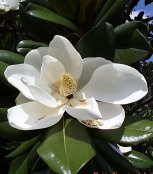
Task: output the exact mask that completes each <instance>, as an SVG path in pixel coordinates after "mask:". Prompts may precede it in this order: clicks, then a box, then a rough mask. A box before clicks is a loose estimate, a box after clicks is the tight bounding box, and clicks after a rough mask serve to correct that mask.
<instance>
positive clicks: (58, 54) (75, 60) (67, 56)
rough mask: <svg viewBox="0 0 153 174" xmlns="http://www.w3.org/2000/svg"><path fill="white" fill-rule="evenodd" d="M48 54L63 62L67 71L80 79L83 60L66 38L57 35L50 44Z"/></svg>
mask: <svg viewBox="0 0 153 174" xmlns="http://www.w3.org/2000/svg"><path fill="white" fill-rule="evenodd" d="M48 54H49V55H51V56H53V57H55V58H56V59H58V60H59V61H60V62H62V64H63V65H64V67H65V70H66V71H67V72H68V73H70V74H71V75H72V76H73V77H74V78H76V79H79V78H80V76H81V72H82V66H83V60H82V58H81V56H80V54H79V53H78V52H77V51H76V50H75V48H74V47H73V45H72V44H71V43H70V42H69V41H68V40H67V39H66V38H64V37H62V36H58V35H56V36H55V37H54V38H53V40H52V41H51V42H50V44H49V48H48Z"/></svg>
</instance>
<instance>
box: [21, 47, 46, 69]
mask: <svg viewBox="0 0 153 174" xmlns="http://www.w3.org/2000/svg"><path fill="white" fill-rule="evenodd" d="M47 52H48V47H39V48H37V49H34V50H31V51H29V53H28V54H27V55H26V56H25V60H24V63H26V64H30V65H32V66H33V67H35V68H36V69H37V70H38V71H39V72H40V70H41V65H42V60H43V56H45V55H47V54H48V53H47Z"/></svg>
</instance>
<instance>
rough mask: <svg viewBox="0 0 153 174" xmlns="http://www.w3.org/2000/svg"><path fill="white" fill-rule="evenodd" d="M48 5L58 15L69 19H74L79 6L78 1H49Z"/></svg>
mask: <svg viewBox="0 0 153 174" xmlns="http://www.w3.org/2000/svg"><path fill="white" fill-rule="evenodd" d="M49 3H50V5H51V6H52V8H53V10H54V11H55V12H57V13H58V14H59V15H61V16H64V17H66V18H69V19H75V17H76V13H77V10H78V5H79V1H78V0H73V1H72V0H64V1H62V2H61V0H49Z"/></svg>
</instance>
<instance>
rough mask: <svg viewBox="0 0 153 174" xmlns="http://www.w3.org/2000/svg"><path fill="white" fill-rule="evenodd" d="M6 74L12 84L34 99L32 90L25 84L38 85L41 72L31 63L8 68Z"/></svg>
mask: <svg viewBox="0 0 153 174" xmlns="http://www.w3.org/2000/svg"><path fill="white" fill-rule="evenodd" d="M4 75H5V77H6V79H7V80H8V82H9V83H11V85H13V86H14V87H16V88H17V89H18V90H19V91H20V92H21V93H22V94H23V95H24V96H25V97H27V98H29V99H32V100H34V97H33V96H32V94H31V92H30V91H29V89H28V87H27V86H26V85H25V84H27V83H28V84H30V85H36V84H37V83H38V82H39V78H40V74H39V72H38V71H37V70H36V69H35V68H34V67H33V66H31V65H28V64H18V65H10V66H8V67H7V68H6V70H5V72H4Z"/></svg>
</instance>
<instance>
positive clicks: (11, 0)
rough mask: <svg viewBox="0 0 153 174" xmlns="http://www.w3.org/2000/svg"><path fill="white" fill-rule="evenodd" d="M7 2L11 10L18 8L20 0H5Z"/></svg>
mask: <svg viewBox="0 0 153 174" xmlns="http://www.w3.org/2000/svg"><path fill="white" fill-rule="evenodd" d="M5 2H6V4H7V5H8V6H9V8H10V9H11V10H16V9H17V8H18V5H19V2H20V0H5Z"/></svg>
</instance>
